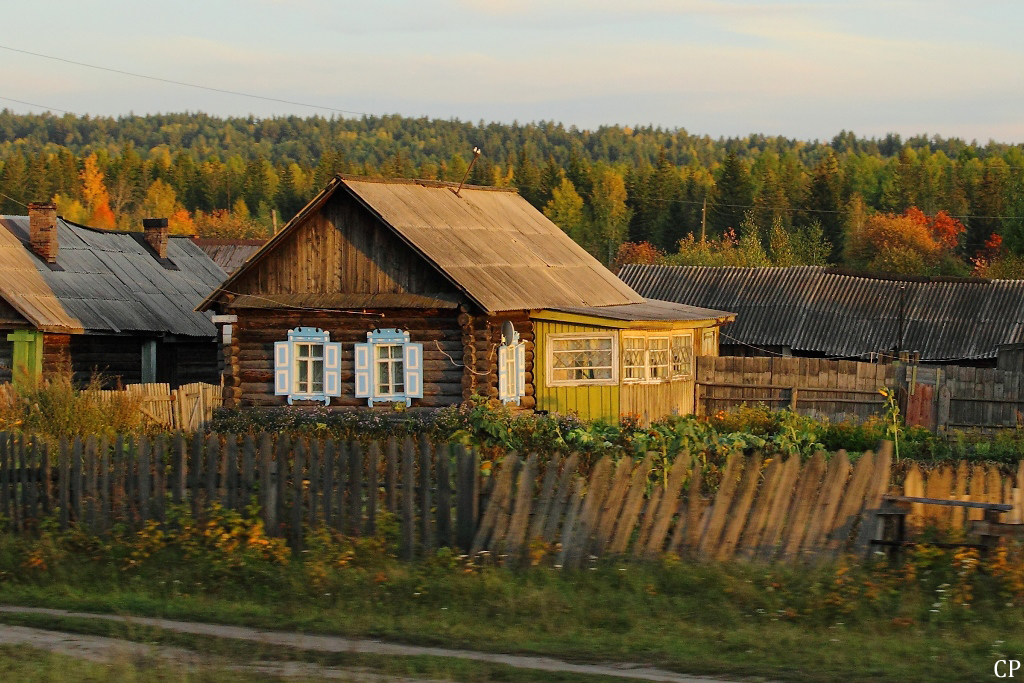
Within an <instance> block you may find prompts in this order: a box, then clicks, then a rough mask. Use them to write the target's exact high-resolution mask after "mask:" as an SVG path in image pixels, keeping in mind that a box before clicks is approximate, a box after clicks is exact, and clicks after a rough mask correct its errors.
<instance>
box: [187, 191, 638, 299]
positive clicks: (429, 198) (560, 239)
mask: <svg viewBox="0 0 1024 683" xmlns="http://www.w3.org/2000/svg"><path fill="white" fill-rule="evenodd" d="M341 188H344V189H345V190H346V191H348V192H349V193H351V195H352V196H353V197H355V198H356V199H357V200H358V201H360V202H361V203H362V204H363V205H364V206H365V207H366V208H367V209H369V210H370V211H371V212H372V213H373V214H375V215H376V216H378V217H379V218H380V219H381V220H382V221H383V222H384V223H385V224H386V225H388V226H390V227H391V228H392V229H393V230H394V231H395V232H396V233H397V234H398V235H399V237H401V238H402V239H403V240H404V241H405V242H407V243H408V244H409V245H410V246H412V248H413V249H415V250H416V251H417V252H419V253H420V254H421V255H422V256H423V257H424V258H425V259H427V260H428V261H429V262H431V263H432V264H434V265H435V266H436V267H437V268H438V269H439V270H440V271H441V272H442V273H444V274H445V275H446V276H447V277H448V278H449V279H450V280H451V281H452V282H453V283H454V284H455V285H456V286H458V287H459V288H460V289H461V290H462V291H463V292H465V294H466V295H467V296H468V297H469V298H470V299H472V300H473V301H475V302H476V303H477V304H479V305H480V307H481V308H483V309H484V310H486V311H495V312H496V311H511V310H524V309H541V308H550V307H553V306H612V305H620V304H630V303H641V302H642V301H643V297H641V296H640V295H638V294H637V293H636V292H634V291H633V290H632V289H630V288H629V287H627V286H626V285H625V284H624V283H623V282H622V281H621V280H619V279H618V278H617V277H615V275H614V274H612V273H611V272H610V271H609V270H608V269H607V268H605V267H604V266H603V265H601V263H600V262H599V261H598V260H597V259H595V258H594V257H593V256H591V255H590V254H589V253H587V251H586V250H584V249H583V248H582V247H580V246H579V245H577V244H576V243H575V242H573V241H572V239H570V238H569V236H568V235H566V234H565V233H564V232H563V231H562V230H561V229H560V228H559V227H558V226H557V225H555V224H554V223H552V222H551V221H550V220H548V218H547V217H546V216H544V214H542V213H541V212H540V211H537V210H536V209H535V208H534V207H533V206H531V205H530V204H529V202H527V201H526V200H525V199H523V198H522V197H520V196H519V195H518V194H517V193H516V192H514V191H507V190H497V189H495V188H480V187H463V188H462V191H461V192H460V194H459V195H456V194H455V192H454V189H455V188H454V186H452V185H451V184H449V183H439V182H430V181H418V180H383V179H381V180H377V179H365V178H350V177H340V176H339V177H337V178H335V179H334V180H332V181H331V184H330V185H328V187H327V188H325V189H324V190H323V191H322V192H321V193H320V194H318V195H317V196H316V197H315V198H314V199H313V200H312V201H311V202H310V203H309V204H307V205H306V207H305V208H304V209H303V210H302V211H300V212H299V213H298V214H297V215H296V216H295V218H293V219H292V220H291V221H289V223H288V225H287V226H285V228H284V229H283V230H281V232H279V233H278V234H277V235H275V236H274V238H272V239H271V240H270V241H269V242H268V243H267V244H266V245H264V247H263V248H262V249H261V250H260V251H259V252H258V253H257V254H256V255H254V256H253V257H252V258H250V260H249V261H248V263H247V264H246V266H245V267H244V268H242V269H241V270H239V271H237V272H236V273H235V274H234V275H233V276H232V277H231V278H230V279H229V280H228V281H227V282H225V283H224V284H223V285H222V286H221V288H218V289H217V290H216V291H215V292H213V294H211V295H210V296H209V297H207V299H206V300H205V301H204V302H203V304H202V306H201V308H206V307H208V306H209V305H210V304H211V303H212V301H213V300H214V299H215V298H216V297H218V296H219V295H220V294H221V293H222V291H225V290H230V285H231V283H232V282H233V281H234V279H235V278H236V277H238V276H239V274H240V273H241V272H243V271H244V270H246V269H247V268H248V267H249V266H250V265H251V264H253V263H255V262H256V261H258V260H259V258H260V256H261V255H262V254H266V253H269V252H270V251H271V250H272V249H273V248H274V246H275V245H276V244H277V243H278V242H279V241H280V240H281V239H283V237H284V236H285V235H286V234H288V233H289V232H290V231H291V230H292V229H294V228H295V226H297V225H299V224H300V223H301V222H302V221H303V220H305V218H306V217H308V216H309V215H311V214H312V213H314V212H315V211H316V210H317V209H318V208H319V207H320V206H322V205H323V203H324V202H325V201H326V200H327V199H328V198H329V197H330V196H331V195H332V194H333V193H334V192H335V191H337V190H338V189H341Z"/></svg>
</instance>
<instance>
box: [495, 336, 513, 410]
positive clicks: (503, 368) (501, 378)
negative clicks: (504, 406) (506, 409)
mask: <svg viewBox="0 0 1024 683" xmlns="http://www.w3.org/2000/svg"><path fill="white" fill-rule="evenodd" d="M509 351H510V349H509V347H508V346H507V345H505V344H502V345H501V346H499V347H498V400H500V401H508V400H510V399H511V398H512V397H511V396H509V393H508V391H506V388H507V387H508V385H509V383H508V377H506V375H507V374H508V353H509Z"/></svg>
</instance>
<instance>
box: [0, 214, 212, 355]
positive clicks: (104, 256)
mask: <svg viewBox="0 0 1024 683" xmlns="http://www.w3.org/2000/svg"><path fill="white" fill-rule="evenodd" d="M57 241H58V244H59V249H58V252H57V263H56V267H55V268H51V267H50V266H49V265H47V264H46V263H45V262H44V261H43V260H42V259H40V258H39V257H38V256H36V255H35V253H34V252H32V251H31V249H30V248H29V246H28V244H29V219H28V217H27V216H0V296H2V297H3V298H4V299H5V300H6V301H7V302H8V303H10V304H11V306H12V307H14V308H15V309H16V310H17V311H18V312H19V313H20V314H21V315H23V316H25V318H26V319H27V320H28V321H29V322H30V323H31V324H32V325H34V326H35V327H36V328H38V329H40V330H43V331H46V332H70V333H82V332H114V333H118V332H163V333H168V334H176V335H184V336H191V337H212V336H214V335H215V334H216V328H215V326H214V325H213V323H211V322H210V319H209V318H208V317H207V316H206V315H203V314H201V313H196V312H195V311H194V310H193V309H194V307H195V305H196V304H197V303H199V302H200V301H201V300H202V298H203V296H204V295H205V294H206V293H207V292H209V291H210V289H211V288H213V287H215V286H216V285H217V284H219V283H220V282H221V281H222V280H223V279H224V277H225V273H224V271H223V270H221V268H220V267H219V266H218V265H217V264H216V263H214V262H213V261H212V260H211V259H210V257H209V256H207V255H206V254H205V253H204V252H203V251H202V250H201V249H200V248H199V247H197V246H196V245H195V244H193V243H192V240H191V239H189V238H187V237H174V236H172V237H171V239H169V240H168V246H167V256H168V259H169V260H170V261H171V262H172V263H173V264H174V266H176V267H177V270H174V269H171V268H165V267H164V265H162V264H161V262H160V261H159V260H158V258H157V256H156V254H155V252H153V250H152V249H151V248H150V246H149V245H148V244H147V243H146V241H145V238H144V237H143V235H142V233H141V232H140V233H134V232H124V231H114V230H96V229H94V228H88V227H85V226H82V225H77V224H75V223H71V222H68V221H65V220H63V219H58V220H57Z"/></svg>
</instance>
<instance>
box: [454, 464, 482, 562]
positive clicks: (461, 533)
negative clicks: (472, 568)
mask: <svg viewBox="0 0 1024 683" xmlns="http://www.w3.org/2000/svg"><path fill="white" fill-rule="evenodd" d="M455 462H456V464H457V467H456V470H457V472H456V488H455V543H456V545H458V547H459V548H460V549H462V551H463V552H466V553H468V552H469V551H470V549H471V547H472V545H473V534H474V533H475V532H476V524H477V518H476V514H475V509H476V503H477V492H476V486H475V485H476V482H477V481H478V476H477V472H478V471H479V469H480V466H479V464H478V463H477V456H476V453H473V452H470V451H469V450H468V449H467V448H466V447H465V446H463V445H462V444H457V445H456V446H455Z"/></svg>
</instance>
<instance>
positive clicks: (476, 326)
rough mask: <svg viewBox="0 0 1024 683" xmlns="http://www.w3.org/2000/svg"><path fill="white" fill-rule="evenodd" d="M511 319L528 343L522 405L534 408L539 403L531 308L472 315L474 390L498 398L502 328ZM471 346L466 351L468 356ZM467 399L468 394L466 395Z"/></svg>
mask: <svg viewBox="0 0 1024 683" xmlns="http://www.w3.org/2000/svg"><path fill="white" fill-rule="evenodd" d="M506 320H508V321H509V322H511V323H512V325H513V327H515V329H516V332H518V333H519V338H520V339H521V340H522V341H523V342H525V343H526V396H523V397H522V398H521V399H520V401H519V407H520V408H522V409H529V410H532V409H533V408H535V407H536V405H537V399H536V396H535V387H534V383H533V358H534V355H533V350H534V347H533V341H534V337H533V321H532V320H530V314H529V312H528V311H509V312H503V313H495V314H493V315H489V316H487V315H481V316H475V317H474V318H473V336H472V343H473V346H472V349H471V350H472V356H473V362H472V363H470V367H473V368H474V370H475V371H476V372H474V373H473V377H474V379H475V383H474V387H473V388H474V392H475V393H477V394H480V395H481V396H487V397H488V398H493V399H497V398H498V346H500V345H501V327H502V325H503V324H504V323H505V321H506ZM469 351H470V349H466V350H465V355H466V356H469V355H470V354H469ZM467 398H468V396H467Z"/></svg>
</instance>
